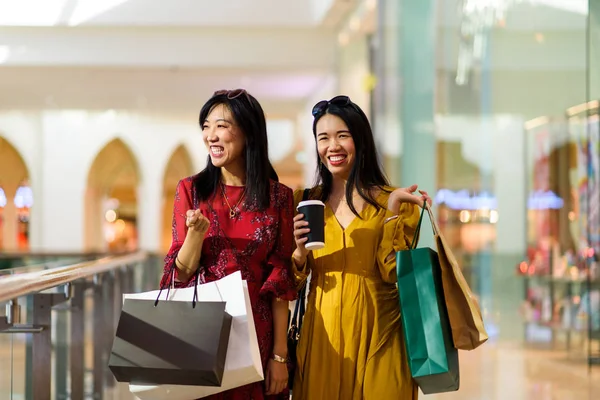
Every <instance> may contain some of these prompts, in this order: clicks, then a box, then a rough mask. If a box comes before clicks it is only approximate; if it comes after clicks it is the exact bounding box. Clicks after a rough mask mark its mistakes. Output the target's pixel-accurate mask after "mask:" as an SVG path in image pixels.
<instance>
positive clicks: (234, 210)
mask: <svg viewBox="0 0 600 400" xmlns="http://www.w3.org/2000/svg"><path fill="white" fill-rule="evenodd" d="M221 192H222V193H223V198H224V199H225V203H227V207H229V218H231V219H234V218H236V217H237V216H238V215H239V213H240V209H239V205H240V203H241V202H242V200H243V199H244V193H246V188H245V187H244V190H243V191H242V194H241V195H240V199H239V200H238V202H237V203H236V204H235V206H233V207H231V204H229V199H228V198H227V194H226V193H225V185H224V184H223V183H222V182H221Z"/></svg>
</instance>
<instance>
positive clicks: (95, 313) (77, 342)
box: [0, 258, 162, 400]
mask: <svg viewBox="0 0 600 400" xmlns="http://www.w3.org/2000/svg"><path fill="white" fill-rule="evenodd" d="M126 267H127V268H126ZM161 272H162V260H160V259H158V258H149V259H148V260H147V261H144V262H140V263H137V264H135V265H129V266H123V267H122V268H121V269H117V270H113V271H111V272H108V273H105V274H103V275H102V276H99V277H97V278H96V279H89V280H86V281H83V280H82V281H77V282H73V283H72V284H71V285H69V287H66V286H62V287H57V288H53V289H52V290H48V291H45V292H44V293H43V294H42V295H41V296H46V297H45V299H46V300H47V301H50V300H51V299H50V297H48V296H53V301H54V305H53V307H52V308H51V313H50V314H51V326H50V329H49V330H48V329H46V330H44V332H50V334H51V337H50V346H51V350H50V351H51V353H50V354H51V363H50V367H49V368H48V369H49V370H50V376H51V380H50V385H51V393H52V399H55V400H61V399H70V398H80V397H82V398H92V397H94V394H95V397H96V398H103V399H133V396H132V395H131V394H130V393H129V390H128V385H126V384H117V382H116V381H115V380H114V378H113V376H112V373H111V372H110V370H109V369H108V358H109V355H110V349H111V347H112V340H113V337H114V333H115V330H116V326H117V323H118V318H119V312H120V307H121V304H122V293H130V292H141V291H148V290H156V289H157V287H158V282H159V279H160V276H161ZM65 293H70V294H71V296H70V298H69V299H68V300H67V301H64V302H61V300H60V299H61V297H62V296H64V294H65ZM35 301H36V300H35V295H30V296H27V297H24V298H21V299H19V304H20V305H21V319H20V322H21V324H22V325H21V328H31V325H32V324H33V322H34V314H35V313H36V311H37V312H39V311H40V309H37V310H36V309H35V307H34V302H35ZM37 301H39V298H38V299H37ZM47 304H49V303H47ZM0 306H4V304H0ZM43 308H44V309H46V307H45V306H44V307H43ZM42 311H43V310H42ZM39 315H40V314H38V318H39ZM79 326H80V327H81V329H78V327H79ZM36 335H39V336H36ZM41 335H42V334H40V333H3V334H0V356H1V357H2V360H3V362H2V363H1V364H0V398H3V399H4V398H6V399H26V398H33V397H34V392H33V391H34V389H33V388H34V387H35V386H36V382H37V381H36V379H39V373H36V371H38V370H44V371H45V366H44V367H43V368H40V366H41V365H43V364H37V366H36V363H35V362H34V361H35V360H41V359H43V357H41V356H40V354H41V353H36V352H37V351H39V350H40V347H37V348H36V347H35V346H36V345H35V344H34V338H36V339H39V338H40V337H42V336H41ZM46 349H47V348H46ZM36 354H37V358H36ZM74 363H75V364H74ZM78 364H79V368H77V367H78ZM36 368H38V369H37V370H36ZM77 382H79V383H80V385H79V388H80V389H79V390H82V391H83V393H82V394H81V395H80V396H79V395H78V394H77V393H74V392H73V390H77V387H76V386H77V385H76V384H77ZM100 392H102V395H101V396H100Z"/></svg>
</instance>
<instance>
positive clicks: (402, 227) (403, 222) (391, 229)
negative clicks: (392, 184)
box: [377, 203, 421, 283]
mask: <svg viewBox="0 0 600 400" xmlns="http://www.w3.org/2000/svg"><path fill="white" fill-rule="evenodd" d="M420 210H421V208H420V207H418V206H416V205H415V204H411V203H402V204H401V205H400V210H399V211H398V218H396V219H395V220H392V221H389V222H388V223H385V224H384V226H383V235H382V237H381V242H380V243H379V248H378V249H377V265H378V267H379V272H380V273H381V277H382V278H383V280H384V281H385V282H388V283H396V252H398V251H400V250H406V249H408V248H409V247H410V245H411V243H412V240H413V238H414V236H415V231H416V228H417V224H418V223H419V217H420ZM394 215H395V214H394V213H392V212H391V211H389V210H387V211H386V213H385V219H387V218H390V217H392V216H394ZM385 219H384V221H385ZM417 240H418V238H417ZM390 254H392V255H393V256H392V257H389V258H388V256H389V255H390Z"/></svg>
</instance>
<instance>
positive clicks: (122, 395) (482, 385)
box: [0, 336, 600, 400]
mask: <svg viewBox="0 0 600 400" xmlns="http://www.w3.org/2000/svg"><path fill="white" fill-rule="evenodd" d="M1 338H2V339H4V340H6V339H8V337H6V336H3V337H1ZM0 347H5V346H0ZM14 350H16V351H13V352H6V354H4V353H5V352H4V351H0V353H2V360H10V359H11V356H12V363H4V361H3V363H2V367H0V370H2V372H3V373H2V374H0V394H1V393H3V394H2V395H0V399H4V398H10V397H4V396H7V395H9V393H10V392H11V386H12V390H13V399H15V400H17V399H24V397H23V395H22V392H23V389H24V377H23V375H22V373H21V371H24V365H23V362H24V358H25V357H24V355H25V354H24V346H22V345H19V346H16V347H15V349H14ZM460 357H461V359H460V362H461V388H460V390H459V391H458V392H454V393H448V394H441V395H428V396H424V395H422V394H421V397H420V399H423V400H459V399H460V400H600V367H594V368H593V369H592V370H591V371H589V370H588V368H587V366H586V365H585V364H584V363H583V362H581V361H579V362H574V361H567V360H566V357H565V355H564V354H562V353H560V352H551V351H541V350H531V349H529V350H525V349H523V348H522V347H521V346H519V345H509V344H501V345H498V344H492V343H488V344H485V345H484V346H483V347H482V348H480V349H478V350H475V351H472V352H460ZM11 370H12V372H13V373H14V374H15V375H14V376H13V379H12V382H11V379H10V375H11V374H10V371H11ZM15 389H16V392H14V390H15ZM104 399H105V400H133V397H132V396H131V394H130V393H129V392H128V390H127V385H119V386H118V387H116V388H115V390H111V391H108V392H107V393H105V396H104ZM315 400H321V399H315ZM381 400H387V399H381ZM390 400H402V399H390Z"/></svg>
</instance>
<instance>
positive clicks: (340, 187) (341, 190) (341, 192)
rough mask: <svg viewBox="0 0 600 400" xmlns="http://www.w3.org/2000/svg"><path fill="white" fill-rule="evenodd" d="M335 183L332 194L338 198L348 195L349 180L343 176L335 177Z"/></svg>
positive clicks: (332, 186)
mask: <svg viewBox="0 0 600 400" xmlns="http://www.w3.org/2000/svg"><path fill="white" fill-rule="evenodd" d="M332 183H333V184H332V185H331V194H330V195H331V196H332V197H334V198H338V199H343V198H345V197H346V185H347V184H348V181H347V180H346V179H343V178H337V177H335V176H334V177H333V182H332Z"/></svg>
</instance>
